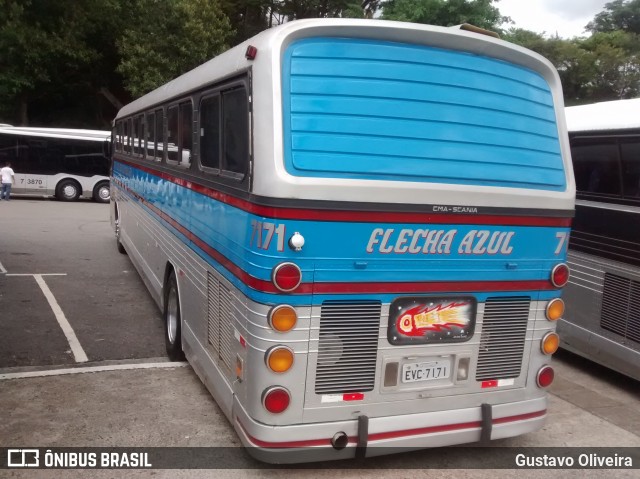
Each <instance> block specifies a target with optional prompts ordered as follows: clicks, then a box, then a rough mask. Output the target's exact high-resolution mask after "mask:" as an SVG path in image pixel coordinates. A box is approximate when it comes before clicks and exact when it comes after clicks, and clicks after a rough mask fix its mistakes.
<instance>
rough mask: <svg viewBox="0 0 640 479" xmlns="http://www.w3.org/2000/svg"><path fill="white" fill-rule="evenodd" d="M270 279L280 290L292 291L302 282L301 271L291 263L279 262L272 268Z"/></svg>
mask: <svg viewBox="0 0 640 479" xmlns="http://www.w3.org/2000/svg"><path fill="white" fill-rule="evenodd" d="M271 281H273V284H274V285H275V286H276V288H278V289H279V290H280V291H283V292H285V293H288V292H290V291H293V290H294V289H296V288H297V287H298V286H300V283H301V282H302V271H300V268H298V266H297V265H295V264H293V263H280V264H279V265H277V266H276V267H275V268H273V273H272V274H271Z"/></svg>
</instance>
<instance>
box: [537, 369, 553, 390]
mask: <svg viewBox="0 0 640 479" xmlns="http://www.w3.org/2000/svg"><path fill="white" fill-rule="evenodd" d="M553 376H554V373H553V368H552V367H551V366H543V367H542V368H541V369H540V371H538V377H537V378H536V381H537V383H538V387H540V388H546V387H547V386H549V385H551V383H552V382H553Z"/></svg>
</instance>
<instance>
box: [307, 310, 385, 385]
mask: <svg viewBox="0 0 640 479" xmlns="http://www.w3.org/2000/svg"><path fill="white" fill-rule="evenodd" d="M380 314H381V304H380V302H378V301H357V302H351V301H325V302H324V303H322V309H321V316H320V334H319V341H318V363H317V367H316V389H315V391H316V394H331V393H345V392H365V391H371V390H373V386H374V383H375V377H376V362H377V361H376V360H377V355H378V336H379V330H380Z"/></svg>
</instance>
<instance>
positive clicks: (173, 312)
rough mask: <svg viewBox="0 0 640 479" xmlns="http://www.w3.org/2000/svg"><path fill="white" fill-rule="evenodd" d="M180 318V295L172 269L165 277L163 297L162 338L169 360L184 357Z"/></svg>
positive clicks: (177, 359)
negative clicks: (165, 283) (167, 276)
mask: <svg viewBox="0 0 640 479" xmlns="http://www.w3.org/2000/svg"><path fill="white" fill-rule="evenodd" d="M180 319H181V318H180V295H179V294H178V283H177V281H176V275H175V273H174V272H173V271H172V272H171V274H169V278H168V279H167V285H166V289H165V297H164V339H165V345H166V348H167V356H169V359H171V361H182V360H183V359H184V352H183V351H182V328H181V325H180Z"/></svg>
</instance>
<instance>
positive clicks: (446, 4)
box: [382, 0, 509, 30]
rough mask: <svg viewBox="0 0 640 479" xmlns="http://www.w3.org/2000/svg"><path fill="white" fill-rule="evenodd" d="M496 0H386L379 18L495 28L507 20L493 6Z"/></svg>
mask: <svg viewBox="0 0 640 479" xmlns="http://www.w3.org/2000/svg"><path fill="white" fill-rule="evenodd" d="M494 2H495V0H388V1H386V2H384V3H383V4H382V18H383V19H385V20H399V21H403V22H415V23H428V24H432V25H442V26H452V25H460V24H462V23H471V24H472V25H475V26H477V27H481V28H485V29H488V30H498V29H499V27H500V25H501V24H502V23H504V22H506V21H508V20H509V19H508V18H507V17H504V16H502V15H501V14H500V11H499V10H498V8H496V7H495V6H493V3H494Z"/></svg>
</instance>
